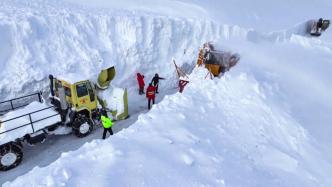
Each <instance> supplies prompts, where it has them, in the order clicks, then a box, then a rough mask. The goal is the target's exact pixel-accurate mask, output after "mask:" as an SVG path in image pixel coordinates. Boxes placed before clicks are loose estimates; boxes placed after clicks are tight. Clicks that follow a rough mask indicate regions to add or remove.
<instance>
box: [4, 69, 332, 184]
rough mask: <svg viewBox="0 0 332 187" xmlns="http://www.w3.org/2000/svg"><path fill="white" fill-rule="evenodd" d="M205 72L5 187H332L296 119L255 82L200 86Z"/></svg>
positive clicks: (243, 78)
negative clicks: (124, 123)
mask: <svg viewBox="0 0 332 187" xmlns="http://www.w3.org/2000/svg"><path fill="white" fill-rule="evenodd" d="M206 73H207V72H206V70H205V69H196V70H194V73H193V74H192V75H191V77H190V81H191V84H189V85H188V86H187V87H186V89H185V90H184V93H183V94H180V93H177V94H174V95H172V96H167V97H166V98H165V99H164V100H163V101H162V102H161V103H160V104H158V105H154V106H153V108H152V110H151V111H150V112H149V113H147V114H143V115H141V116H139V119H138V121H137V122H136V123H135V124H134V125H133V126H132V127H131V128H129V129H126V130H123V131H121V132H119V133H118V134H116V135H114V136H112V137H110V138H108V139H107V140H105V141H101V140H96V141H93V142H91V143H87V144H85V145H84V146H83V147H82V148H80V149H79V150H77V151H74V152H69V153H64V154H62V156H61V158H60V159H58V160H57V161H56V162H54V163H53V164H51V165H49V166H48V167H45V168H35V169H33V170H32V171H31V172H29V173H28V174H26V175H24V176H22V177H19V178H17V179H16V180H15V181H14V182H12V183H5V184H4V185H3V186H4V187H6V186H63V185H65V186H110V185H114V186H166V185H167V186H184V185H185V186H203V185H204V186H330V185H331V184H332V181H331V179H330V178H329V177H328V175H329V173H330V172H331V171H332V167H331V164H330V163H328V162H326V161H325V160H324V159H322V156H321V155H320V153H319V152H318V151H317V150H316V148H315V147H313V146H312V140H311V139H310V138H309V137H308V135H307V133H306V131H305V130H304V129H303V128H302V127H301V126H300V125H299V124H298V122H297V121H296V120H295V119H294V118H292V117H291V116H290V115H288V114H287V113H286V112H284V111H283V110H281V109H280V108H278V107H276V106H275V105H271V106H270V105H269V104H267V101H266V95H265V93H264V89H262V88H261V85H260V84H259V83H258V82H257V81H256V80H255V78H254V77H251V76H249V75H247V74H245V73H241V74H240V75H237V76H230V75H228V76H226V77H224V78H222V79H221V80H219V79H215V80H205V79H204V77H205V75H206ZM248 111H250V112H248ZM115 125H116V124H115ZM91 176H93V178H91Z"/></svg>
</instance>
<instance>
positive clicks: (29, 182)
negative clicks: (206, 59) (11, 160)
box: [0, 0, 332, 187]
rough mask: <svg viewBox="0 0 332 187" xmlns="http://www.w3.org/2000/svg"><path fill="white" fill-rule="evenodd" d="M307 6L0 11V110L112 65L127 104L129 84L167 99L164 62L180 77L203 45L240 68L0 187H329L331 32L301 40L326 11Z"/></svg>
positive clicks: (134, 4)
mask: <svg viewBox="0 0 332 187" xmlns="http://www.w3.org/2000/svg"><path fill="white" fill-rule="evenodd" d="M240 4H241V5H242V6H239V5H240ZM312 4H313V2H311V1H310V2H309V1H300V0H294V1H286V0H281V1H273V2H271V1H263V0H255V1H239V0H236V1H224V0H221V1H216V0H206V1H198V0H193V1H187V0H182V1H177V0H172V1H171V0H160V1H154V0H141V1H134V0H123V1H106V0H104V1H103V0H94V1H92V0H84V1H78V0H61V1H55V0H44V1H41V0H28V1H24V2H21V1H18V0H3V1H1V2H0V18H1V19H0V31H1V33H3V34H1V36H0V47H1V49H4V50H1V51H0V66H1V67H3V68H2V70H1V71H0V80H2V81H1V84H0V97H1V98H9V97H13V96H15V95H19V94H20V95H21V94H23V93H30V92H31V91H36V90H38V89H44V90H46V89H47V85H48V79H47V76H48V74H54V75H55V76H61V75H64V76H66V75H68V74H70V75H71V76H73V77H76V76H77V77H78V76H79V77H86V78H85V79H93V78H95V77H96V76H97V74H98V73H99V71H100V69H101V68H103V67H109V66H113V65H115V68H116V71H117V75H116V78H115V81H113V84H115V85H116V86H118V87H122V88H124V87H128V88H129V89H128V91H129V95H134V94H136V92H137V91H136V89H137V83H136V76H135V75H136V73H137V72H142V73H143V74H144V75H145V77H146V78H145V81H146V83H148V82H149V81H150V79H151V78H152V76H153V75H154V74H155V73H156V72H157V73H159V75H160V76H162V77H166V78H167V79H166V80H165V81H162V82H161V83H160V84H161V85H160V86H161V90H171V89H172V88H173V87H174V86H176V85H177V84H176V74H175V69H174V67H173V64H172V63H171V60H172V57H174V58H175V59H176V60H177V63H178V65H179V66H182V67H188V66H189V67H190V66H192V65H193V64H195V61H196V58H197V52H198V48H199V47H200V46H201V45H202V44H203V43H204V42H206V41H214V42H215V43H216V44H217V45H218V47H219V48H222V49H226V50H229V51H232V52H236V53H239V54H240V56H241V60H240V63H239V64H238V65H237V66H236V67H235V68H233V69H231V71H230V72H228V73H227V74H226V76H224V77H223V78H221V79H214V80H208V79H205V75H206V73H207V72H206V70H202V69H194V71H193V73H192V74H191V75H190V83H189V84H188V85H187V86H186V88H185V90H184V93H183V94H180V93H176V94H174V95H170V96H167V97H166V98H165V99H164V100H163V101H162V102H160V103H159V104H157V105H154V106H153V108H152V110H151V111H149V112H148V113H146V114H141V115H140V116H139V117H138V120H137V122H135V123H134V124H133V125H132V126H131V127H129V128H128V129H126V130H122V131H120V132H119V133H117V134H115V135H114V136H112V137H111V138H109V139H107V140H105V141H101V140H95V141H92V142H90V143H87V144H85V145H84V146H83V147H81V148H80V149H78V150H76V151H71V152H68V153H63V154H62V156H61V157H60V158H59V159H58V160H57V161H55V162H54V163H52V164H50V165H49V166H47V167H44V168H40V167H36V168H34V169H33V170H31V171H30V172H29V173H27V174H26V175H23V176H21V177H18V178H17V179H16V180H15V181H13V182H7V183H5V184H4V185H3V186H110V185H114V186H324V187H325V186H332V181H331V179H330V173H332V151H331V149H330V147H331V146H332V143H331V142H332V141H331V140H332V139H331V136H330V134H331V133H332V127H331V126H330V125H329V124H330V122H331V121H332V116H331V113H332V88H331V86H330V85H331V80H332V61H331V59H332V34H331V31H330V29H331V28H329V29H328V30H327V31H326V32H325V33H324V34H323V36H322V37H320V38H312V37H308V36H307V35H305V34H304V33H303V28H304V25H305V22H306V21H307V20H309V19H313V18H318V17H320V16H323V17H325V18H330V19H331V17H332V14H331V11H329V9H330V8H331V1H327V0H319V1H317V2H315V3H314V4H315V6H312ZM272 7H273V8H272ZM187 12H188V14H187ZM308 12H310V13H308ZM292 25H294V26H293V27H292ZM261 31H264V32H261ZM45 67H47V68H45ZM189 69H190V68H189ZM77 77H76V78H77ZM134 98H135V99H136V98H137V99H141V100H144V99H145V98H144V97H141V98H139V97H134ZM136 103H138V101H136V100H131V98H129V107H131V108H135V106H133V105H134V104H136ZM60 150H61V149H60ZM0 175H6V174H5V173H1V174H0ZM91 176H93V177H91Z"/></svg>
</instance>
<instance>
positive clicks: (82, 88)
mask: <svg viewBox="0 0 332 187" xmlns="http://www.w3.org/2000/svg"><path fill="white" fill-rule="evenodd" d="M76 92H77V97H84V96H86V95H88V89H87V87H86V84H85V83H81V84H78V85H76Z"/></svg>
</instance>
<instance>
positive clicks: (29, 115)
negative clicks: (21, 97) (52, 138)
mask: <svg viewBox="0 0 332 187" xmlns="http://www.w3.org/2000/svg"><path fill="white" fill-rule="evenodd" d="M50 108H54V107H53V106H51V107H47V108H43V109H41V110H36V111H34V112H31V113H28V114H24V115H21V116H17V117H15V118H11V119H8V120H5V121H1V124H2V125H4V124H5V123H6V122H8V121H13V120H15V119H18V118H22V117H28V118H29V123H26V124H23V125H20V126H18V127H15V128H12V129H9V130H6V131H4V132H0V135H1V134H4V133H7V132H11V131H13V130H16V129H19V128H22V127H25V126H28V125H31V128H32V133H34V132H36V131H35V128H34V126H33V124H34V123H37V122H39V121H42V120H45V119H49V118H52V117H54V116H57V115H59V116H60V118H61V115H60V114H59V113H57V114H53V115H50V116H47V117H45V118H42V119H38V120H36V121H33V120H32V117H31V115H32V114H35V113H37V112H40V111H44V110H47V109H50ZM50 125H53V124H50ZM38 130H39V129H38Z"/></svg>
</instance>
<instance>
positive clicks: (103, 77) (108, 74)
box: [97, 66, 115, 89]
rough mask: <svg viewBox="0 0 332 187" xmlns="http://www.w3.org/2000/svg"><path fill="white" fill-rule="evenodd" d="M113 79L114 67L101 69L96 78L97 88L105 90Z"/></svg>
mask: <svg viewBox="0 0 332 187" xmlns="http://www.w3.org/2000/svg"><path fill="white" fill-rule="evenodd" d="M114 77H115V68H114V66H112V67H110V68H107V69H103V70H101V71H100V73H99V76H98V81H97V83H98V84H97V86H98V87H99V88H100V89H106V88H108V86H109V85H110V83H111V81H112V80H113V78H114Z"/></svg>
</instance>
